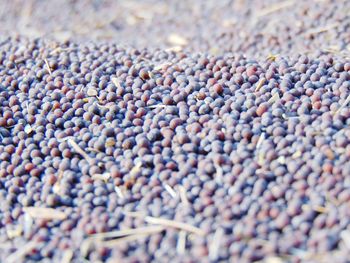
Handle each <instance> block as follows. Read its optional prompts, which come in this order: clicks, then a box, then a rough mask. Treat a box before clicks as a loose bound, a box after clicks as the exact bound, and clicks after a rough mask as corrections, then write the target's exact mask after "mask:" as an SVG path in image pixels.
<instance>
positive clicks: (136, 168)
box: [130, 162, 142, 175]
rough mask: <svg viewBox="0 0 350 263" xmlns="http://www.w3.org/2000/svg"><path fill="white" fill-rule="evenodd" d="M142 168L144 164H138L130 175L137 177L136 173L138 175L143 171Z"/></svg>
mask: <svg viewBox="0 0 350 263" xmlns="http://www.w3.org/2000/svg"><path fill="white" fill-rule="evenodd" d="M141 167H142V163H141V162H138V163H137V164H136V165H135V166H134V167H133V168H132V169H131V171H130V175H135V174H136V173H138V172H139V171H140V170H141Z"/></svg>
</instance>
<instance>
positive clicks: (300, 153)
mask: <svg viewBox="0 0 350 263" xmlns="http://www.w3.org/2000/svg"><path fill="white" fill-rule="evenodd" d="M301 156H302V152H301V151H296V152H295V153H293V155H292V158H294V159H296V158H299V157H301Z"/></svg>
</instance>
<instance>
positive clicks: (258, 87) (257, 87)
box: [255, 78, 266, 92]
mask: <svg viewBox="0 0 350 263" xmlns="http://www.w3.org/2000/svg"><path fill="white" fill-rule="evenodd" d="M265 82H266V79H265V78H262V79H260V80H259V82H258V83H257V84H256V88H255V92H257V91H259V90H260V89H261V87H262V86H263V85H264V84H265Z"/></svg>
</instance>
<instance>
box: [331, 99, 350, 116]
mask: <svg viewBox="0 0 350 263" xmlns="http://www.w3.org/2000/svg"><path fill="white" fill-rule="evenodd" d="M349 102H350V95H349V96H348V97H347V98H346V100H345V101H344V103H343V104H342V105H341V106H340V107H339V109H338V110H337V111H336V112H335V113H334V114H337V113H338V112H340V111H341V110H342V109H344V108H345V107H346V106H347V105H348V104H349Z"/></svg>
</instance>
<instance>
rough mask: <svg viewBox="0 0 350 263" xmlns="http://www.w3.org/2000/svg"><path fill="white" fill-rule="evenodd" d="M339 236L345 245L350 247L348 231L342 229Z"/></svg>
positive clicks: (349, 233)
mask: <svg viewBox="0 0 350 263" xmlns="http://www.w3.org/2000/svg"><path fill="white" fill-rule="evenodd" d="M340 238H341V239H342V240H343V242H344V244H345V246H346V247H347V248H348V249H350V232H349V231H347V230H343V231H342V232H341V233H340Z"/></svg>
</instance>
